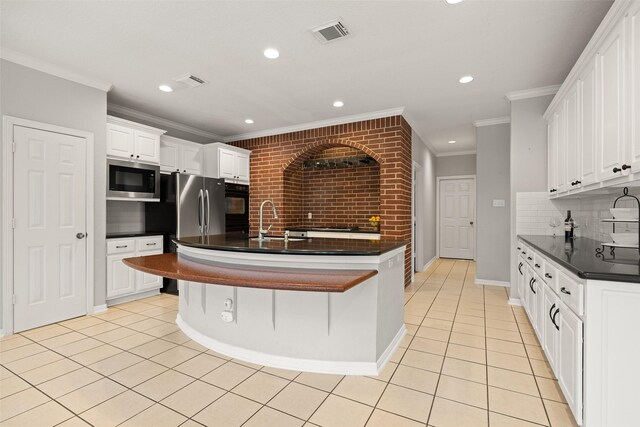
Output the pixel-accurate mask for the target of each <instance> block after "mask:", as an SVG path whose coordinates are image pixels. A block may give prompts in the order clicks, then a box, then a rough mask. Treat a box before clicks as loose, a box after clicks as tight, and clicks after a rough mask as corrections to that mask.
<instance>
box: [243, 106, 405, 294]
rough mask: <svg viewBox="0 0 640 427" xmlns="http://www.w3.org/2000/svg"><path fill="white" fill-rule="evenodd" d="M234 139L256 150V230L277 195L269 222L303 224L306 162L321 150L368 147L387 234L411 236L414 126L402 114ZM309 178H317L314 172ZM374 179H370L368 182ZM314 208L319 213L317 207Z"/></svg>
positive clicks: (280, 227) (280, 228)
mask: <svg viewBox="0 0 640 427" xmlns="http://www.w3.org/2000/svg"><path fill="white" fill-rule="evenodd" d="M232 144H233V145H235V146H238V147H242V148H245V149H248V150H251V194H250V201H249V205H250V206H249V207H250V212H249V220H250V223H251V233H252V234H255V233H257V231H258V210H259V207H260V203H261V202H262V201H263V200H265V199H272V200H273V201H274V203H275V204H276V208H277V209H278V215H279V219H277V220H274V219H272V218H271V212H270V210H267V209H265V211H264V218H265V222H266V224H273V228H272V229H271V230H272V231H273V232H276V233H282V232H284V229H285V228H286V227H292V226H296V225H303V223H302V221H304V219H305V218H306V211H305V202H304V200H305V193H304V180H305V174H304V172H303V171H302V163H303V162H304V161H305V160H308V159H312V158H314V157H315V156H318V155H320V153H322V152H325V153H326V151H327V149H329V148H333V149H337V148H342V149H344V148H345V147H350V148H351V149H352V150H353V149H355V150H358V151H360V152H364V153H365V154H367V155H369V156H371V157H373V158H374V159H375V160H376V161H377V162H378V168H379V172H378V173H379V178H378V179H379V209H378V212H377V213H379V214H380V216H381V217H382V220H381V223H380V233H381V235H382V238H383V239H384V238H389V239H403V240H407V241H408V242H410V241H411V173H412V172H411V169H412V164H411V127H410V126H409V124H408V123H407V122H406V120H404V118H402V116H394V117H386V118H382V119H375V120H366V121H361V122H356V123H349V124H344V125H337V126H328V127H323V128H317V129H310V130H305V131H300V132H292V133H287V134H281V135H273V136H267V137H261V138H253V139H247V140H243V141H236V142H233V143H232ZM338 151H339V150H336V152H338ZM344 152H349V150H344ZM362 169H366V168H362ZM336 171H337V170H336ZM346 171H348V169H345V172H344V173H347V172H346ZM353 171H355V169H351V173H354V172H353ZM322 172H332V171H329V170H325V171H322ZM307 178H308V179H313V177H310V176H308V177H307ZM370 178H371V177H370V176H368V177H367V178H366V179H367V182H369V181H370ZM374 179H375V178H371V180H374ZM367 185H370V184H367ZM336 188H337V186H336ZM362 202H364V203H369V202H371V203H375V201H362ZM345 203H346V202H345ZM369 206H371V205H369ZM350 209H351V205H348V206H346V207H345V208H344V210H345V211H347V210H350ZM366 209H367V210H368V209H369V207H367V208H366ZM312 212H313V213H314V215H315V214H316V212H315V211H312ZM371 214H373V212H372V213H371ZM366 215H369V213H367V214H366ZM339 220H341V219H338V218H336V221H339ZM329 225H330V224H329ZM410 280H411V244H410V243H409V244H408V245H407V250H406V253H405V284H408V283H409V282H410Z"/></svg>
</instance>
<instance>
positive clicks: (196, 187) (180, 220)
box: [144, 172, 225, 295]
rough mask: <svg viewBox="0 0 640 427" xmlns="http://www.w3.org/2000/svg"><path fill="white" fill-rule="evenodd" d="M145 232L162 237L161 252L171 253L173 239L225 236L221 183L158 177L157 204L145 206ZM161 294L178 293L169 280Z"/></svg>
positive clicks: (183, 176)
mask: <svg viewBox="0 0 640 427" xmlns="http://www.w3.org/2000/svg"><path fill="white" fill-rule="evenodd" d="M144 205H145V231H146V232H148V233H154V234H155V233H158V234H162V235H164V252H165V253H168V252H175V250H176V248H175V244H173V242H172V241H173V239H175V238H177V239H180V238H182V237H192V236H202V239H203V241H204V240H205V236H208V235H213V234H224V233H225V187H224V179H216V178H207V177H204V176H199V175H188V174H184V173H178V172H174V173H172V174H171V175H164V174H163V175H161V177H160V202H159V203H153V202H150V203H145V204H144ZM162 290H163V292H167V293H172V294H176V295H177V293H178V287H177V283H176V281H175V280H173V279H167V278H165V279H164V286H163V289H162Z"/></svg>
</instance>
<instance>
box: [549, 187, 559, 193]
mask: <svg viewBox="0 0 640 427" xmlns="http://www.w3.org/2000/svg"><path fill="white" fill-rule="evenodd" d="M556 191H558V190H556V189H555V188H552V189H551V190H549V193H555V192H556Z"/></svg>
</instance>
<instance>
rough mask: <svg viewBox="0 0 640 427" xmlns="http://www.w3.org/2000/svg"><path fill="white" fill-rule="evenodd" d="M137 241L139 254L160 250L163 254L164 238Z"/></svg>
mask: <svg viewBox="0 0 640 427" xmlns="http://www.w3.org/2000/svg"><path fill="white" fill-rule="evenodd" d="M136 240H137V246H138V252H148V251H157V250H160V253H162V236H152V237H139V238H138V239H136Z"/></svg>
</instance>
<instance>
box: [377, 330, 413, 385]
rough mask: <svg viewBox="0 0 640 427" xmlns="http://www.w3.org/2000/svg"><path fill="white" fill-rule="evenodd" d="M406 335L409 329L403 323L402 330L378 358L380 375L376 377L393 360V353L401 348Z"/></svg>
mask: <svg viewBox="0 0 640 427" xmlns="http://www.w3.org/2000/svg"><path fill="white" fill-rule="evenodd" d="M406 334H407V327H406V326H405V325H404V323H403V324H402V327H401V328H400V330H399V331H398V333H397V334H396V336H395V337H393V339H392V340H391V342H390V343H389V345H388V346H387V348H386V349H385V350H384V351H383V352H382V354H381V355H380V357H379V358H378V362H377V365H378V373H377V374H376V376H377V375H380V373H381V372H382V370H383V369H384V367H385V366H387V363H388V362H389V360H390V359H391V356H393V353H395V352H396V350H397V349H398V347H399V346H400V343H401V342H402V339H403V338H404V336H405V335H406Z"/></svg>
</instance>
